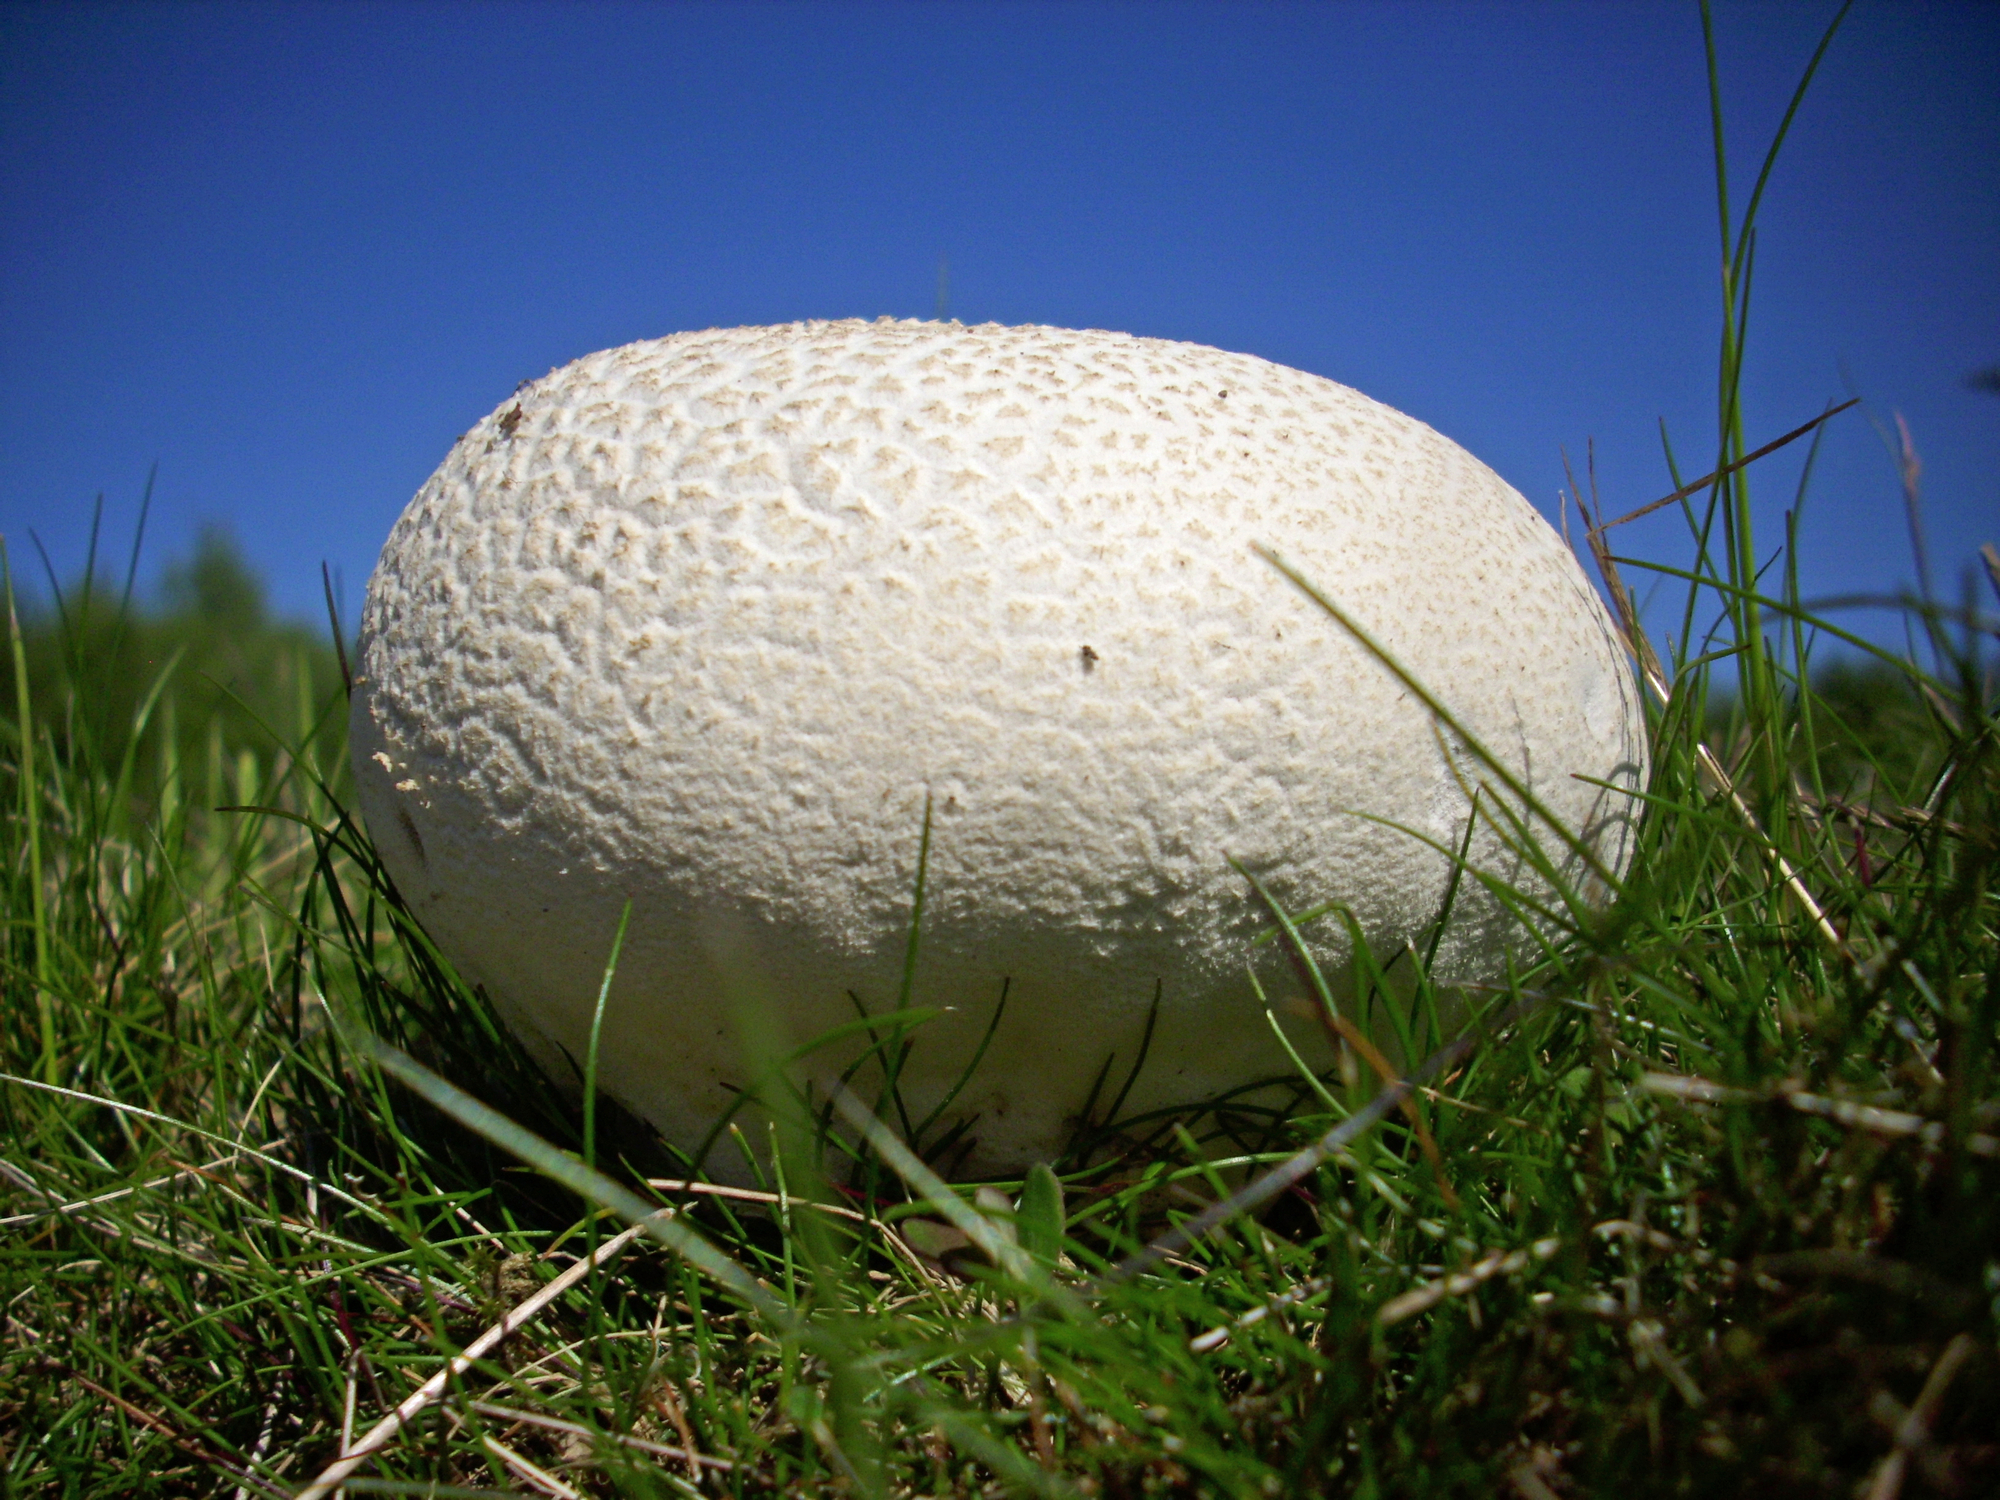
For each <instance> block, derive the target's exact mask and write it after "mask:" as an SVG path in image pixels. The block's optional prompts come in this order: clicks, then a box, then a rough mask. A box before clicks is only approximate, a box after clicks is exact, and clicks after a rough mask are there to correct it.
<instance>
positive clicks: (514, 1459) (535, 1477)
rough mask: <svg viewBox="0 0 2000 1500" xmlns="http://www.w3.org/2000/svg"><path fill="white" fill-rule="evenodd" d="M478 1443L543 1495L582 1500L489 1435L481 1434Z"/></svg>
mask: <svg viewBox="0 0 2000 1500" xmlns="http://www.w3.org/2000/svg"><path fill="white" fill-rule="evenodd" d="M479 1441H480V1444H481V1446H483V1447H484V1448H485V1449H486V1451H487V1452H488V1453H490V1454H492V1455H493V1456H494V1457H495V1458H497V1459H499V1460H500V1462H501V1463H503V1464H505V1465H506V1466H507V1467H508V1468H510V1469H512V1470H513V1471H514V1472H515V1473H516V1474H519V1475H520V1476H521V1477H522V1478H523V1479H525V1480H527V1481H528V1483H530V1484H532V1485H534V1486H535V1487H536V1488H537V1489H539V1490H541V1491H542V1492H543V1493H544V1494H549V1495H554V1496H555V1497H556V1500H583V1496H582V1494H581V1493H579V1492H578V1491H577V1490H575V1489H574V1488H572V1487H571V1486H569V1485H567V1484H564V1483H563V1482H562V1481H561V1480H560V1479H558V1478H556V1476H555V1475H553V1474H551V1473H550V1472H549V1471H548V1470H547V1469H544V1468H542V1467H541V1466H540V1465H538V1464H535V1463H531V1462H530V1461H529V1460H528V1459H525V1458H523V1457H522V1456H521V1455H520V1454H518V1453H516V1452H515V1451H514V1450H513V1449H512V1448H509V1447H508V1446H507V1445H506V1444H505V1443H503V1442H501V1441H500V1439H498V1438H496V1437H494V1436H492V1435H491V1434H490V1433H481V1434H480V1438H479Z"/></svg>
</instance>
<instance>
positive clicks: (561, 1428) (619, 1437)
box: [466, 1401, 736, 1473]
mask: <svg viewBox="0 0 2000 1500" xmlns="http://www.w3.org/2000/svg"><path fill="white" fill-rule="evenodd" d="M466 1404H467V1405H468V1406H470V1407H471V1408H472V1410H474V1411H476V1412H478V1413H479V1414H480V1415H481V1416H482V1417H497V1418H499V1419H500V1420H501V1421H503V1422H519V1423H521V1424H522V1425H523V1426H525V1427H540V1428H542V1429H543V1430H544V1431H547V1432H561V1433H567V1434H568V1435H570V1436H572V1437H586V1438H595V1439H599V1440H601V1441H603V1442H607V1443H616V1444H617V1445H618V1446H619V1447H621V1448H630V1449H632V1450H633V1451H634V1452H635V1453H650V1454H652V1455H653V1456H654V1457H655V1458H671V1459H677V1460H679V1461H681V1462H683V1463H695V1464H700V1465H702V1466H703V1467H704V1468H710V1469H720V1470H722V1471H723V1472H724V1473H727V1472H728V1471H730V1470H732V1469H734V1468H735V1467H736V1464H735V1462H734V1461H733V1460H731V1459H727V1458H711V1457H710V1456H709V1455H708V1454H706V1453H696V1452H694V1451H693V1450H692V1449H688V1448H675V1447H673V1446H671V1445H670V1444H667V1443H655V1442H651V1441H649V1440H648V1439H646V1438H638V1437H633V1436H631V1434H629V1433H623V1432H594V1431H592V1430H591V1429H590V1428H588V1427H585V1426H584V1425H583V1424H582V1423H581V1422H565V1421H564V1420H563V1419H562V1418H561V1417H545V1416H543V1415H542V1414H541V1413H540V1412H532V1411H521V1410H519V1409H518V1408H516V1407H512V1406H498V1405H495V1404H494V1403H493V1402H491V1401H469V1402H467V1403H466Z"/></svg>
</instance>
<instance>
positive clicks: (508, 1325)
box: [297, 1209, 673, 1500]
mask: <svg viewBox="0 0 2000 1500" xmlns="http://www.w3.org/2000/svg"><path fill="white" fill-rule="evenodd" d="M660 1212H661V1213H662V1214H670V1213H672V1212H673V1210H671V1209H662V1210H660ZM644 1232H645V1230H644V1225H642V1224H634V1225H632V1226H631V1227H629V1228H627V1229H624V1230H621V1231H620V1232H619V1233H618V1234H616V1235H614V1236H612V1237H611V1238H610V1239H608V1240H606V1241H605V1242H604V1243H603V1244H601V1245H599V1246H598V1247H597V1251H596V1253H595V1254H593V1255H588V1256H585V1257H583V1258H582V1259H580V1260H578V1261H577V1262H576V1263H575V1264H574V1265H572V1266H570V1267H569V1269H568V1270H566V1271H564V1272H563V1273H562V1274H561V1275H560V1276H557V1277H556V1278H555V1279H554V1280H552V1281H550V1282H549V1283H548V1284H547V1285H546V1286H544V1287H543V1288H542V1289H541V1290H540V1291H538V1292H536V1293H535V1294H534V1295H533V1296H532V1297H529V1298H528V1299H527V1300H526V1301H524V1302H521V1303H519V1304H517V1305H516V1306H515V1307H514V1308H513V1309H512V1310H511V1311H509V1312H508V1314H507V1316H505V1317H504V1318H502V1319H501V1320H500V1321H499V1322H497V1323H495V1324H494V1325H493V1326H492V1327H490V1328H488V1329H487V1330H486V1331H485V1332H484V1333H482V1334H480V1335H479V1337H478V1338H476V1339H474V1340H473V1341H472V1342H471V1343H469V1344H467V1345H466V1346H465V1348H464V1349H463V1350H461V1351H460V1352H459V1353H458V1354H456V1355H454V1356H453V1357H452V1358H451V1359H450V1360H448V1361H446V1363H445V1366H444V1368H443V1369H441V1370H439V1371H438V1372H437V1374H435V1375H433V1376H432V1377H431V1378H430V1379H429V1380H426V1381H425V1382H424V1383H423V1384H422V1385H420V1386H418V1387H417V1388H416V1390H414V1391H412V1392H411V1393H410V1395H409V1397H408V1398H407V1399H406V1400H405V1401H404V1402H403V1403H402V1405H400V1406H398V1407H397V1408H396V1409H395V1410H394V1411H392V1412H390V1413H389V1415H388V1416H386V1417H384V1418H383V1419H382V1420H381V1421H379V1422H377V1423H376V1424H375V1425H374V1426H373V1427H372V1428H370V1429H369V1430H368V1432H367V1433H366V1434H365V1435H364V1436H363V1437H362V1438H361V1440H360V1441H359V1442H357V1443H356V1444H354V1446H353V1447H352V1448H350V1449H348V1450H347V1452H345V1453H343V1454H342V1455H341V1456H340V1457H339V1458H337V1459H335V1460H334V1461H333V1462H332V1463H330V1464H328V1465H327V1466H326V1467H325V1468H324V1469H322V1470H320V1472H319V1476H318V1477H317V1478H316V1479H314V1480H313V1482H312V1483H311V1484H309V1485H307V1486H306V1487H305V1488H304V1489H302V1490H300V1491H299V1493H298V1496H297V1500H323V1497H325V1496H327V1495H330V1494H331V1493H333V1491H334V1490H336V1489H338V1488H339V1487H340V1486H341V1484H342V1482H343V1481H344V1480H346V1479H347V1478H348V1477H349V1476H351V1475H352V1474H353V1473H354V1472H355V1470H357V1469H359V1468H360V1467H361V1466H362V1465H363V1464H364V1463H366V1462H368V1460H369V1459H370V1458H371V1457H373V1456H374V1455H375V1454H377V1453H380V1452H381V1451H382V1450H383V1449H384V1448H386V1447H388V1446H389V1444H390V1443H391V1442H393V1441H394V1440H395V1437H396V1434H397V1433H398V1432H400V1431H402V1430H403V1428H404V1427H405V1426H406V1425H408V1423H409V1421H410V1419H411V1418H412V1417H414V1416H416V1415H417V1414H418V1413H419V1412H421V1411H423V1410H424V1409H425V1408H426V1407H428V1406H430V1405H431V1404H432V1403H433V1402H435V1401H436V1400H437V1399H438V1398H439V1397H440V1396H442V1395H443V1394H444V1393H445V1391H446V1390H447V1389H448V1388H449V1387H450V1385H451V1383H452V1381H454V1380H456V1379H457V1378H458V1377H459V1376H461V1375H463V1374H464V1373H465V1372H466V1371H467V1370H469V1369H471V1368H472V1366H473V1365H474V1364H475V1363H476V1362H477V1361H479V1360H480V1359H483V1358H484V1357H485V1356H486V1355H487V1354H488V1353H489V1352H491V1351H492V1350H493V1349H494V1348H495V1347H496V1346H498V1345H499V1344H500V1343H501V1342H502V1341H503V1340H504V1339H506V1338H507V1337H508V1336H509V1335H511V1334H513V1333H515V1332H516V1331H518V1330H519V1329H521V1328H523V1327H525V1326H526V1325H528V1324H529V1323H531V1322H533V1321H534V1320H535V1318H536V1316H537V1315H538V1314H540V1312H541V1311H542V1309H543V1308H545V1307H547V1306H548V1305H549V1304H550V1303H551V1302H553V1301H555V1300H556V1298H558V1297H560V1296H562V1294H563V1293H564V1292H567V1291H568V1290H569V1289H570V1288H571V1287H573V1286H575V1285H576V1284H577V1283H578V1282H580V1281H582V1280H583V1279H584V1278H585V1277H586V1276H588V1275H590V1274H591V1272H593V1271H595V1270H597V1269H598V1268H599V1267H600V1266H603V1265H605V1264H606V1263H607V1262H609V1261H611V1260H613V1259H615V1258H617V1257H618V1256H620V1255H622V1254H624V1252H625V1247H626V1246H627V1245H629V1244H631V1243H632V1241H634V1240H636V1239H637V1238H638V1237H639V1236H640V1235H641V1234H642V1233H644Z"/></svg>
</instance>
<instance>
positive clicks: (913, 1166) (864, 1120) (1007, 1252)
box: [833, 1089, 1046, 1285]
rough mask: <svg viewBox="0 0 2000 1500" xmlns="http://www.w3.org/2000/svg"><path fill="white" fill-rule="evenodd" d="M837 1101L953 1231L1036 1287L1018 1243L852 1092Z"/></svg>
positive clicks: (1036, 1273)
mask: <svg viewBox="0 0 2000 1500" xmlns="http://www.w3.org/2000/svg"><path fill="white" fill-rule="evenodd" d="M833 1102H834V1106H835V1107H836V1108H837V1109H838V1110H839V1111H840V1113H841V1116H842V1117H843V1118H844V1119H845V1120H846V1121H847V1123H848V1124H850V1125H852V1126H853V1127H854V1128H855V1129H856V1130H858V1131H860V1132H861V1135H862V1136H863V1138H864V1139H866V1140H867V1142H868V1144H869V1145H870V1146H872V1147H873V1148H874V1149H875V1150H876V1151H877V1152H878V1153H879V1154H880V1155H881V1157H882V1160H883V1161H885V1162H887V1163H888V1164H889V1166H890V1167H891V1168H892V1169H893V1170H894V1171H895V1173H896V1175H897V1176H899V1177H901V1178H902V1179H903V1181H904V1182H906V1183H907V1184H909V1187H910V1189H911V1191H912V1192H915V1193H917V1194H919V1195H920V1196H921V1197H923V1198H924V1199H925V1200H927V1201H928V1202H929V1204H930V1206H931V1207H932V1208H934V1209H936V1210H937V1211H938V1212H939V1213H940V1214H942V1215H943V1216H944V1217H945V1218H946V1219H947V1220H949V1221H950V1223H951V1226H952V1228H954V1229H956V1230H957V1231H958V1232H959V1233H960V1234H962V1235H964V1236H965V1237H966V1238H967V1239H969V1240H971V1241H972V1243H973V1244H975V1245H977V1246H978V1247H979V1249H980V1251H981V1253H982V1254H984V1255H986V1256H987V1257H988V1258H989V1259H990V1260H992V1262H993V1263H994V1264H995V1265H997V1266H998V1267H1000V1269H1001V1270H1003V1271H1005V1272H1006V1273H1007V1274H1008V1275H1009V1276H1011V1277H1012V1278H1013V1279H1014V1280H1016V1281H1020V1282H1025V1283H1028V1284H1030V1285H1038V1284H1040V1283H1042V1282H1044V1281H1045V1280H1046V1278H1045V1277H1044V1276H1043V1275H1042V1273H1041V1271H1040V1269H1039V1268H1038V1267H1037V1266H1036V1265H1035V1262H1034V1261H1033V1259H1032V1258H1031V1257H1029V1256H1028V1255H1027V1254H1025V1253H1024V1252H1023V1251H1022V1249H1021V1247H1020V1246H1019V1245H1017V1244H1015V1243H1013V1242H1012V1241H1010V1240H1009V1239H1007V1237H1006V1236H1004V1235H1002V1234H1001V1233H1000V1232H999V1231H998V1230H997V1229H995V1228H994V1227H993V1223H992V1221H991V1220H989V1219H988V1218H987V1217H986V1216H985V1215H984V1214H982V1213H980V1212H979V1210H978V1209H976V1208H974V1207H973V1206H972V1205H971V1204H969V1203H967V1202H966V1201H965V1200H964V1199H963V1198H961V1197H959V1195H958V1194H957V1193H955V1192H953V1191H952V1190H951V1188H950V1187H949V1186H947V1185H946V1183H945V1181H944V1179H943V1178H942V1177H939V1176H938V1175H937V1173H935V1172H933V1171H932V1170H931V1169H930V1168H929V1167H927V1166H925V1165H924V1163H923V1160H922V1158H920V1157H919V1156H918V1155H917V1154H916V1153H915V1152H913V1151H912V1150H910V1148H909V1147H908V1146H905V1145H904V1144H903V1143H902V1142H901V1141H899V1140H897V1139H896V1135H895V1132H894V1131H892V1130H890V1129H889V1127H888V1126H887V1125H885V1124H883V1122H882V1120H881V1119H880V1117H878V1116H877V1115H875V1114H874V1113H873V1112H872V1111H871V1110H870V1109H869V1108H868V1106H867V1105H865V1104H863V1103H862V1102H861V1101H860V1100H859V1099H858V1098H856V1097H855V1095H854V1092H853V1090H851V1089H842V1090H841V1091H840V1092H839V1093H837V1094H835V1095H834V1096H833Z"/></svg>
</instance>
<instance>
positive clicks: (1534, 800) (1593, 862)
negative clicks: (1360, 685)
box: [1255, 545, 1618, 891]
mask: <svg viewBox="0 0 2000 1500" xmlns="http://www.w3.org/2000/svg"><path fill="white" fill-rule="evenodd" d="M1255 550H1256V553H1257V555H1258V556H1259V557H1261V558H1263V559H1264V561H1265V562H1267V563H1269V564H1270V565H1271V566H1272V567H1274V568H1276V569H1277V570H1278V572H1279V573H1281V574H1283V575H1284V577H1285V579H1286V581H1287V582H1289V583H1290V584H1291V585H1292V587H1294V588H1296V589H1297V590H1298V591H1299V592H1300V593H1302V594H1304V595H1305V596H1306V597H1307V598H1308V599H1310V600H1312V602H1313V603H1314V604H1316V605H1318V606H1319V608H1320V609H1322V610H1324V611H1325V612H1326V614H1327V615H1328V616H1330V617H1331V618H1332V619H1333V621H1334V623H1335V624H1337V625H1339V626H1340V628H1341V629H1343V630H1345V631H1346V632H1347V633H1348V634H1349V635H1351V636H1353V637H1354V639H1355V640H1356V641H1358V642H1359V643H1360V644H1361V646H1362V648H1363V649H1364V650H1366V651H1367V652H1368V654H1369V655H1370V656H1373V657H1374V658H1375V659H1376V660H1377V661H1379V662H1380V663H1382V665H1383V666H1384V667H1386V668H1387V669H1388V671H1389V674H1390V675H1391V676H1392V677H1394V678H1395V679H1396V680H1397V681H1398V682H1400V683H1402V685H1403V686H1404V687H1406V688H1408V689H1409V691H1410V694H1411V695H1412V696H1413V697H1414V698H1416V700H1417V701H1418V702H1419V703H1421V704H1423V706H1424V707H1425V708H1427V709H1429V710H1430V712H1431V715H1432V717H1434V718H1435V719H1437V720H1438V722H1440V723H1442V724H1443V725H1444V726H1445V727H1446V728H1447V729H1449V730H1450V731H1451V732H1452V733H1453V734H1455V735H1457V736H1458V737H1459V739H1461V740H1463V741H1464V742H1465V745H1466V748H1467V749H1469V750H1471V752H1472V753H1473V754H1474V755H1476V756H1477V757H1479V760H1480V761H1481V763H1483V764H1484V765H1485V766H1486V767H1487V768H1488V769H1489V770H1490V771H1492V772H1493V774H1494V775H1495V776H1496V777H1498V778H1499V779H1500V782H1501V784H1502V785H1504V786H1505V787H1506V789H1507V790H1508V791H1509V792H1510V793H1512V794H1513V795H1514V796H1515V797H1516V798H1517V799H1519V801H1520V803H1521V805H1522V806H1523V807H1525V808H1527V809H1528V810H1529V811H1530V812H1532V813H1533V814H1534V815H1535V816H1536V817H1537V818H1539V819H1540V820H1541V821H1542V822H1543V823H1544V824H1545V825H1547V827H1548V828H1549V830H1550V832H1552V833H1553V834H1554V835H1555V836H1556V837H1557V838H1558V839H1560V840H1561V841H1562V843H1563V845H1564V847H1565V848H1567V849H1568V850H1569V851H1570V853H1572V854H1574V855H1575V856H1576V857H1577V858H1578V859H1580V860H1582V861H1583V862H1584V864H1585V865H1587V866H1588V867H1589V869H1590V872H1591V874H1593V875H1595V876H1597V877H1598V879H1600V880H1602V881H1603V882H1604V884H1605V888H1606V889H1607V890H1613V891H1615V890H1617V889H1618V879H1617V877H1616V875H1614V874H1613V873H1612V872H1611V871H1610V870H1608V869H1606V868H1605V865H1604V862H1603V861H1602V860H1601V859H1599V858H1598V857H1597V851H1596V850H1595V849H1593V848H1592V847H1591V846H1590V844H1589V843H1588V841H1586V840H1584V839H1582V838H1580V837H1578V836H1577V835H1576V834H1575V833H1574V832H1572V831H1571V830H1570V828H1569V826H1568V825H1567V824H1565V823H1564V822H1563V821H1562V819H1561V818H1558V817H1557V816H1556V815H1555V814H1554V813H1553V812H1551V811H1550V810H1549V808H1548V806H1547V805H1546V804H1545V803H1544V802H1543V801H1542V800H1541V799H1540V798H1539V797H1537V796H1536V795H1535V794H1534V792H1533V791H1532V790H1530V789H1529V787H1528V785H1527V784H1526V783H1525V782H1523V781H1522V780H1521V778H1520V777H1518V776H1516V775H1515V774H1514V773H1513V772H1512V771H1510V770H1509V769H1508V768H1507V766H1506V763H1505V762H1504V761H1502V760H1501V759H1500V757H1499V756H1497V755H1495V754H1494V753H1493V752H1492V751H1491V750H1489V749H1487V748H1486V745H1485V743H1484V742H1483V741H1482V740H1481V739H1480V738H1479V737H1478V736H1477V735H1475V734H1473V733H1472V731H1471V730H1470V729H1468V728H1467V727H1466V726H1465V725H1464V724H1463V723H1461V722H1460V721H1459V719H1458V716H1457V715H1455V714H1454V713H1452V711H1451V710H1450V709H1449V708H1447V707H1446V706H1445V705H1444V703H1443V702H1442V701H1441V700H1440V699H1439V698H1438V697H1437V695H1436V694H1435V693H1433V692H1432V691H1431V690H1430V689H1429V688H1427V687H1425V686H1424V684H1423V682H1422V681H1421V680H1420V679H1419V678H1418V677H1417V676H1416V675H1415V674H1414V673H1413V672H1411V671H1410V670H1409V668H1407V667H1405V666H1404V665H1403V664H1402V663H1401V662H1399V661H1398V660H1397V659H1396V658H1395V656H1394V655H1393V654H1392V653H1391V652H1390V651H1389V648H1388V647H1386V646H1384V645H1383V644H1382V643H1381V642H1380V641H1378V640H1376V639H1375V637H1374V636H1372V635H1370V634H1369V633H1368V631H1367V630H1365V629H1364V628H1362V625H1361V622H1360V621H1358V620H1356V619H1355V618H1354V617H1353V616H1352V615H1350V614H1349V613H1348V612H1347V611H1346V610H1344V609H1342V608H1341V607H1340V606H1339V605H1338V604H1336V603H1334V602H1333V600H1332V599H1330V598H1329V597H1328V596H1327V595H1326V594H1325V593H1323V592H1322V591H1321V590H1320V589H1319V587H1318V586H1317V585H1316V584H1314V583H1313V582H1312V581H1311V580H1310V579H1308V578H1307V577H1306V576H1305V575H1304V574H1303V573H1301V572H1299V570H1298V569H1297V568H1294V567H1293V566H1292V565H1291V564H1290V563H1288V562H1286V561H1285V559H1284V558H1283V557H1282V556H1280V555H1279V554H1278V553H1277V552H1275V551H1273V550H1272V549H1271V548H1269V547H1265V546H1261V545H1260V546H1258V547H1257V548H1256V549H1255Z"/></svg>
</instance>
